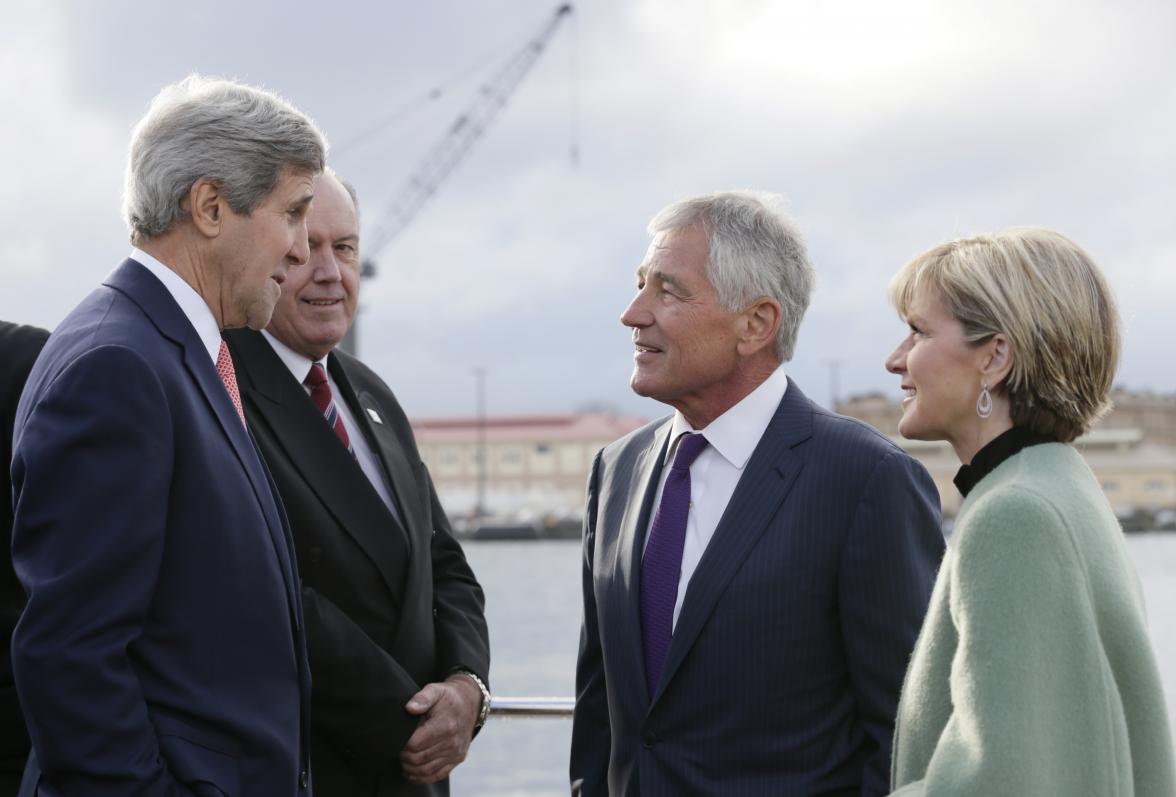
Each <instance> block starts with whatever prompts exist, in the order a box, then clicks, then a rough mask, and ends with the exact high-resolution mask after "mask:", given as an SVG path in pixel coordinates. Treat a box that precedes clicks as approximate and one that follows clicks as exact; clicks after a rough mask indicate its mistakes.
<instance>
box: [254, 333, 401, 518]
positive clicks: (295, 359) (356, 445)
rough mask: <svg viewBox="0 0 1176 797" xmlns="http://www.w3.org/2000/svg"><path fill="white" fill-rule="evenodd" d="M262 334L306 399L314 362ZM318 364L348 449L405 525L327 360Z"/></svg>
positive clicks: (377, 462)
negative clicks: (344, 430)
mask: <svg viewBox="0 0 1176 797" xmlns="http://www.w3.org/2000/svg"><path fill="white" fill-rule="evenodd" d="M261 334H262V335H263V336H264V337H265V339H266V340H267V341H269V344H270V346H272V347H273V349H274V353H275V354H277V355H278V358H279V359H280V360H281V361H282V362H283V363H285V364H286V367H287V368H289V369H290V373H291V374H293V375H294V379H295V380H296V381H297V382H298V384H300V385H302V388H303V389H304V390H305V391H306V395H307V396H309V395H310V388H309V387H308V386H307V385H306V384H305V383H304V381H303V380H305V379H306V375H307V374H309V373H310V366H312V365H314V363H315V362H316V361H315V360H311V359H310V358H309V357H306V356H305V355H303V354H299V353H298V352H296V351H294V350H293V349H291V348H290V347H289V346H287V345H286V344H285V343H282V341H280V340H278V339H277V338H275V337H274V336H273V335H271V334H270V333H269V331H268V330H264V329H263V330H262V331H261ZM317 362H318V364H319V365H321V366H322V367H323V370H324V371H325V372H326V374H327V384H328V385H329V386H330V388H331V397H332V398H333V399H334V400H335V408H336V409H338V410H339V417H340V418H342V419H343V428H344V429H346V430H347V439H348V440H350V441H351V449H352V451H354V452H355V459H356V461H357V462H358V463H359V467H360V470H362V471H363V475H364V476H367V478H368V481H369V482H371V484H372V487H374V488H376V492H377V493H378V494H379V496H380V499H381V500H382V501H383V502H384V505H385V506H387V507H388V511H390V512H391V513H392V515H393V517H395V518H396V520H397V522H398V523H400V524H401V525H404V521H403V519H402V518H401V516H400V510H399V509H398V507H397V506H396V499H394V498H393V497H392V490H391V488H389V486H388V481H387V479H385V478H384V469H383V468H382V467H381V465H380V461H379V460H378V459H377V458H376V454H375V452H374V451H372V447H371V446H369V445H368V442H367V438H366V437H364V435H363V431H362V430H361V429H360V427H359V424H358V423H357V422H356V420H355V416H354V415H352V414H351V408H350V407H348V406H347V402H346V401H345V400H344V399H343V394H342V393H340V392H339V386H338V385H337V384H335V378H334V377H333V376H331V371H330V369H329V368H327V358H326V357H324V358H323V359H321V360H318V361H317ZM323 423H326V421H325V420H324V421H323Z"/></svg>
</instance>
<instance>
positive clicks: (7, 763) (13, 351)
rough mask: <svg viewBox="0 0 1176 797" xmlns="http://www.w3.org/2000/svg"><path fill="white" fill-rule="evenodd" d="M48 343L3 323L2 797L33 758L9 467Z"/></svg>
mask: <svg viewBox="0 0 1176 797" xmlns="http://www.w3.org/2000/svg"><path fill="white" fill-rule="evenodd" d="M48 338H49V332H48V331H47V330H44V329H41V328H39V327H30V326H23V325H21V324H12V323H10V322H8V321H0V532H2V533H3V534H4V538H3V542H4V551H5V555H4V556H3V557H0V560H2V561H0V636H3V637H4V653H3V657H2V658H0V797H12V795H15V794H16V790H17V788H18V787H19V786H20V774H21V772H23V771H24V765H25V759H27V758H28V755H29V732H28V731H27V730H26V729H25V723H24V716H23V715H22V714H21V713H20V701H19V700H17V697H16V682H15V681H14V680H13V678H12V651H11V650H10V649H9V647H10V645H11V643H12V629H13V628H15V627H16V619H17V618H18V617H20V611H21V609H23V608H24V604H25V594H24V589H22V588H21V586H20V582H18V581H17V580H16V573H14V572H13V570H12V559H10V558H9V556H8V555H7V552H8V551H10V550H11V549H12V480H11V478H10V477H9V474H8V465H9V463H10V462H12V424H13V422H14V421H15V420H16V403H17V402H18V401H19V400H20V392H21V390H23V389H24V385H25V380H26V379H28V376H29V371H30V370H31V369H32V367H33V363H34V362H35V361H36V359H37V355H38V354H40V353H41V348H42V347H43V346H44V345H45V341H46V340H47V339H48Z"/></svg>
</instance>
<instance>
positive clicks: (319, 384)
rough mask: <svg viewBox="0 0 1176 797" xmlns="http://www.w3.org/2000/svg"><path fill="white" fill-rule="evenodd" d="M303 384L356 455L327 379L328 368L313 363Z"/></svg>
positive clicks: (348, 448)
mask: <svg viewBox="0 0 1176 797" xmlns="http://www.w3.org/2000/svg"><path fill="white" fill-rule="evenodd" d="M302 384H304V385H306V386H307V387H309V388H310V400H311V401H313V402H314V406H316V407H318V411H319V412H321V413H322V414H323V417H324V418H326V419H327V424H328V425H329V426H330V427H331V428H332V429H334V430H335V434H337V435H339V439H340V440H342V441H343V445H344V446H346V447H347V450H348V451H351V453H352V456H354V455H355V452H354V451H352V449H351V438H350V437H348V436H347V427H346V426H344V425H343V417H342V416H341V415H340V414H339V408H338V407H337V406H335V397H334V396H332V395H331V384H330V383H329V382H328V381H327V371H326V369H325V368H323V367H322V366H321V365H319V364H318V363H314V364H312V365H311V366H310V373H308V374H307V375H306V379H304V380H303V381H302Z"/></svg>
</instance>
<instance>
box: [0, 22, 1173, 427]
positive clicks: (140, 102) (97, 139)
mask: <svg viewBox="0 0 1176 797" xmlns="http://www.w3.org/2000/svg"><path fill="white" fill-rule="evenodd" d="M556 5H557V4H556V3H555V2H551V0H479V1H478V2H469V1H467V2H459V1H458V0H432V1H431V2H428V3H419V2H417V3H406V2H375V0H369V2H362V3H361V2H356V3H348V2H342V1H341V0H339V1H337V2H335V3H333V4H330V7H329V8H328V4H326V3H320V4H314V5H308V4H301V3H291V2H283V3H276V2H248V3H246V2H240V0H236V1H235V2H224V0H207V1H206V2H203V3H198V4H183V5H173V4H165V3H158V2H152V3H146V2H128V1H125V0H123V1H119V0H108V1H107V2H103V3H89V2H82V1H81V0H77V1H76V2H60V1H57V2H54V1H53V0H39V1H38V2H32V1H31V0H30V1H29V2H24V1H23V0H15V2H12V0H9V2H6V3H5V11H4V23H3V26H2V27H0V107H2V108H3V109H4V123H3V124H2V125H0V151H3V152H5V153H7V155H8V161H9V164H8V168H7V170H6V171H7V173H6V179H5V180H4V186H3V188H2V189H0V318H5V319H10V320H17V321H23V322H26V323H35V324H39V325H42V326H48V327H52V326H53V325H54V324H56V323H57V322H58V321H59V320H60V319H61V318H62V317H63V316H64V315H65V313H66V312H68V310H69V309H70V308H71V307H72V306H73V305H74V304H75V303H76V302H77V301H79V300H80V299H81V298H82V297H83V296H84V295H85V293H86V292H88V291H89V290H90V289H91V288H92V287H93V286H94V285H95V284H96V283H97V282H98V281H99V280H100V279H101V278H102V277H103V276H104V275H105V274H106V273H107V272H108V271H109V270H110V269H111V268H113V267H114V266H115V265H116V264H117V263H118V262H119V261H120V260H121V259H122V258H123V257H124V256H125V255H126V253H127V251H128V244H127V242H126V229H125V226H124V224H123V222H122V221H121V219H120V217H119V201H120V193H121V183H122V171H123V167H124V159H125V151H126V143H127V137H128V133H129V130H130V128H131V126H132V125H133V124H134V122H135V120H136V119H137V118H138V117H139V116H140V115H141V113H142V112H143V110H144V108H145V107H146V104H147V102H148V101H149V100H150V99H151V97H152V96H153V95H154V94H155V93H156V91H157V90H158V89H159V87H160V86H162V85H163V84H165V83H169V82H172V81H174V80H177V79H179V78H181V77H183V76H184V75H185V74H187V73H189V72H192V71H199V72H203V73H206V74H220V75H226V76H232V77H237V78H239V79H242V80H245V81H247V82H252V83H256V84H261V85H264V86H266V87H268V88H271V89H274V90H276V91H278V92H280V93H281V94H283V95H284V96H286V97H288V98H289V99H290V100H291V101H293V102H294V103H295V104H296V105H298V106H299V107H300V108H302V109H303V110H304V111H306V112H307V113H309V114H310V115H312V116H313V117H314V118H315V119H316V120H317V121H318V122H319V124H320V125H321V126H322V128H323V130H324V131H325V132H326V134H327V136H328V137H329V138H330V139H331V140H332V142H333V143H334V144H335V145H336V147H337V151H336V153H335V154H334V155H333V157H332V160H333V164H334V166H335V167H336V169H337V170H338V171H340V172H341V173H342V174H343V175H344V176H346V177H347V178H349V179H350V180H351V181H352V182H353V183H354V184H355V185H356V187H357V188H358V191H359V194H360V200H361V203H362V204H363V208H364V230H365V231H366V232H371V231H372V230H374V229H375V228H376V227H377V226H378V225H379V222H380V221H381V220H382V217H383V215H384V208H385V207H386V206H387V204H388V202H389V201H390V200H391V198H392V197H393V196H394V195H395V194H396V193H397V192H398V190H399V188H400V187H401V185H402V184H403V182H404V180H405V179H406V178H407V176H408V175H409V174H410V173H411V172H412V170H413V168H414V167H415V165H416V164H417V162H418V161H419V160H420V159H421V158H422V157H424V155H425V154H426V153H427V152H428V151H429V150H430V149H431V148H432V146H433V145H434V144H435V143H436V142H437V141H438V140H440V138H441V136H442V135H443V134H444V132H445V130H446V128H447V126H448V124H449V123H450V122H451V121H452V120H453V119H454V118H455V117H456V115H457V114H458V113H459V112H460V111H461V110H462V109H463V108H464V107H465V106H467V105H468V104H469V103H470V102H471V101H472V99H473V97H474V92H475V91H476V90H477V86H478V78H479V77H481V78H483V79H484V78H485V77H487V76H488V75H489V74H490V73H491V72H492V70H493V68H494V67H495V65H497V64H500V63H502V62H503V60H504V59H505V58H506V57H507V56H509V54H511V53H512V52H513V51H514V50H515V49H517V48H518V47H520V46H521V45H522V43H523V42H524V41H525V40H526V39H527V38H528V37H530V36H531V35H533V34H534V33H535V32H536V31H538V29H539V28H540V27H541V26H542V25H543V23H544V22H545V21H546V19H547V18H548V17H550V16H551V15H552V13H553V12H554V9H555V6H556ZM1174 31H1176V3H1172V2H1171V0H1117V1H1116V2H1111V1H1110V0H1107V1H1106V2H1104V1H1103V0H1034V2H1030V3H1026V2H1024V0H983V1H980V0H894V1H893V2H886V3H880V2H876V0H854V1H853V2H850V1H849V0H789V1H786V0H772V1H770V2H769V1H766V0H726V2H719V1H718V0H711V2H706V1H705V0H587V2H581V3H579V4H578V5H577V7H576V13H575V15H574V17H573V20H572V21H571V22H570V23H567V24H565V25H563V26H562V27H561V29H560V30H559V31H558V32H557V34H556V36H555V37H554V39H553V40H552V42H551V46H550V48H549V49H548V51H547V52H546V53H545V54H544V55H543V57H542V58H541V59H540V61H539V62H538V63H537V65H536V67H535V68H534V70H533V71H532V72H531V74H530V75H529V76H528V78H527V79H526V80H525V81H524V83H523V84H522V85H521V86H520V88H519V89H518V91H517V92H516V93H515V95H514V96H513V98H512V100H511V102H510V104H509V105H508V106H507V107H506V108H505V109H504V110H503V112H502V113H501V115H500V116H499V117H498V119H497V120H496V121H495V123H494V124H493V125H492V126H491V127H490V129H489V130H488V132H487V133H486V135H485V136H484V137H483V138H482V140H481V141H479V142H478V143H477V144H476V145H475V146H474V148H473V149H472V150H471V152H470V153H469V155H468V157H467V158H466V160H465V161H464V162H463V163H462V164H461V165H460V166H459V167H458V169H457V171H456V172H455V173H454V174H453V176H452V177H451V178H450V179H449V180H448V181H447V182H446V183H445V184H444V185H443V186H442V187H441V188H440V190H439V191H438V193H437V195H436V197H435V198H434V199H433V201H431V202H430V203H429V204H428V205H427V206H426V207H425V209H424V211H423V212H422V213H421V215H420V216H418V217H417V219H416V220H415V222H414V223H413V224H412V225H411V226H409V227H408V228H407V229H406V230H405V231H404V232H403V233H402V234H401V235H400V236H399V237H398V238H397V239H396V240H395V241H393V242H392V244H391V245H390V246H388V247H387V248H386V249H384V250H383V251H382V252H381V253H380V254H379V265H380V272H379V275H378V276H377V277H376V278H375V279H373V280H371V281H368V282H366V283H365V284H364V287H363V295H362V299H361V303H362V306H363V311H362V320H361V341H360V353H361V356H362V357H363V358H364V359H365V360H366V361H368V362H369V364H371V365H372V366H373V367H374V368H375V369H376V370H377V371H378V372H380V373H381V374H382V375H383V376H384V377H385V379H387V381H388V382H389V383H390V384H391V385H392V386H393V388H394V389H395V390H396V391H397V392H398V394H399V395H400V397H401V400H402V402H403V403H404V405H405V407H406V409H407V410H408V412H409V414H410V415H416V416H429V415H445V414H468V413H472V412H473V409H474V400H475V399H474V382H475V380H474V376H473V374H474V369H475V368H479V367H481V368H485V370H486V374H487V385H488V406H489V410H490V411H491V412H495V413H507V412H512V413H513V412H560V411H568V410H572V409H575V408H578V407H582V406H586V405H608V406H612V407H615V408H617V409H620V410H622V411H626V412H633V413H636V414H642V415H647V416H650V417H652V416H653V415H655V414H658V413H659V407H658V406H657V405H656V404H654V403H652V402H650V401H648V400H645V399H639V398H637V397H634V396H632V395H631V394H630V392H629V389H628V386H627V385H628V374H629V371H630V367H631V347H630V344H629V339H628V334H627V332H626V330H624V329H623V328H622V327H621V325H620V324H619V322H618V321H617V318H618V316H619V314H620V313H621V311H622V310H623V308H624V306H625V304H626V303H627V301H628V300H629V297H630V296H631V293H632V290H633V270H634V268H635V266H636V264H637V263H638V262H639V260H640V259H641V257H642V255H643V253H644V250H645V247H646V243H647V237H646V234H645V232H644V227H645V223H646V221H647V220H648V219H649V217H650V216H651V215H652V214H653V213H655V212H656V211H657V210H658V209H659V208H660V207H662V206H663V205H665V204H667V203H668V202H670V201H672V200H674V199H677V198H680V197H682V196H685V195H689V194H694V193H701V192H706V191H713V190H720V189H727V188H759V189H766V190H771V191H777V192H780V193H783V194H785V195H786V196H787V197H788V202H789V207H790V209H791V212H792V213H793V215H794V216H795V217H796V218H797V219H798V221H799V222H800V224H801V226H802V227H803V229H804V230H805V231H806V233H807V235H808V239H809V244H810V248H811V252H812V256H813V260H814V262H815V264H816V267H817V272H818V277H819V283H818V288H817V291H816V294H815V295H814V298H813V305H812V308H811V309H810V311H809V314H808V317H807V319H806V321H805V323H804V325H803V327H802V329H801V337H800V343H799V347H798V353H797V357H796V359H795V361H794V362H793V363H792V364H791V366H790V372H791V373H792V374H793V376H794V377H795V378H796V379H797V381H798V382H799V383H800V385H801V386H802V388H803V389H804V390H805V391H806V392H807V393H808V394H809V395H810V397H812V398H814V399H816V400H818V401H821V402H828V400H829V399H830V395H831V393H832V390H833V380H832V378H831V377H832V375H833V373H834V371H836V373H837V374H838V384H839V392H840V395H841V396H843V397H844V396H845V395H848V394H855V393H861V392H866V391H873V390H884V391H887V392H889V393H890V394H891V395H897V392H898V390H897V380H896V379H895V378H894V377H891V376H889V375H888V374H886V373H885V371H884V370H883V368H882V366H881V363H882V360H883V358H884V357H885V355H886V354H887V353H888V352H889V351H890V349H891V348H892V347H893V345H894V343H895V342H897V340H898V339H899V338H900V337H901V335H902V333H903V328H902V325H901V324H900V323H899V321H898V320H897V319H896V317H895V316H894V313H893V311H892V310H891V309H890V308H889V306H888V305H887V303H886V300H885V287H886V284H887V281H888V280H889V278H890V276H891V274H892V273H893V272H894V271H895V270H896V269H897V268H898V267H899V266H900V265H901V264H902V263H903V262H904V261H905V260H906V259H908V258H909V257H911V256H912V255H914V254H916V253H918V252H920V251H923V250H924V249H927V248H928V247H930V246H933V245H935V244H937V243H939V242H941V241H943V240H946V239H949V238H953V237H957V236H960V235H966V234H969V233H974V232H981V231H988V230H992V229H998V228H1003V227H1008V226H1014V225H1042V226H1049V227H1054V228H1056V229H1058V230H1060V231H1062V232H1064V233H1066V234H1068V235H1070V236H1071V237H1073V238H1074V239H1076V240H1077V241H1078V242H1079V243H1080V244H1082V245H1083V246H1085V247H1086V248H1087V249H1088V250H1089V251H1090V252H1091V253H1092V254H1093V255H1094V256H1095V258H1096V259H1097V260H1098V261H1099V263H1100V264H1101V265H1102V266H1103V268H1104V269H1105V270H1106V272H1107V274H1108V276H1109V278H1110V281H1111V283H1112V285H1113V286H1114V288H1115V290H1116V292H1117V293H1118V296H1119V299H1120V303H1121V310H1122V314H1123V318H1124V327H1125V351H1124V357H1123V361H1122V365H1121V369H1120V375H1119V381H1120V383H1121V384H1123V385H1126V386H1128V387H1133V388H1141V389H1142V388H1147V389H1152V390H1161V391H1166V392H1173V391H1176V369H1173V368H1172V366H1171V362H1172V353H1171V348H1172V345H1173V342H1174V341H1176V222H1174V221H1173V209H1174V208H1176V147H1174V145H1173V141H1174V140H1176V137H1174V132H1176V81H1174V80H1173V75H1176V48H1173V47H1172V40H1173V32H1174ZM436 88H441V89H443V90H442V91H441V92H440V97H439V98H437V99H435V100H432V101H423V100H422V98H424V97H427V96H428V95H429V93H430V91H431V90H433V89H436ZM390 118H392V119H393V120H394V121H393V122H391V123H389V124H386V125H383V126H380V123H381V122H383V121H385V120H388V119H390ZM373 129H376V132H374V133H371V132H370V131H372V130H373ZM365 135H366V137H365V138H363V140H362V141H361V142H360V143H356V144H353V145H350V146H349V145H348V142H351V141H354V140H355V139H356V138H357V137H362V136H365ZM573 145H575V146H576V147H578V151H579V160H578V163H577V164H575V165H573V163H572V159H571V158H570V157H569V151H570V150H571V148H572V147H573ZM1163 363H1168V365H1166V366H1165V365H1163Z"/></svg>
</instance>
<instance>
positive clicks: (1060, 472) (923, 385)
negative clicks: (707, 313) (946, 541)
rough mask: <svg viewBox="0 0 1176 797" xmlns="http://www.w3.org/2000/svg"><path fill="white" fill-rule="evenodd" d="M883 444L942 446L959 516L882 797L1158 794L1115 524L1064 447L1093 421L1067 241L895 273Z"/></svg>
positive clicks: (1156, 746) (1162, 755) (1162, 764)
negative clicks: (896, 385) (902, 331)
mask: <svg viewBox="0 0 1176 797" xmlns="http://www.w3.org/2000/svg"><path fill="white" fill-rule="evenodd" d="M890 295H891V300H892V301H893V302H894V304H895V306H896V307H897V309H898V312H899V315H900V316H902V318H903V319H904V320H905V321H906V322H907V323H908V324H909V326H910V332H909V334H908V335H907V336H906V338H904V339H903V341H902V343H901V344H899V346H898V348H897V349H895V351H894V353H893V354H891V355H890V357H889V358H888V359H887V360H886V367H887V369H888V370H889V371H891V372H892V373H894V374H897V375H899V376H900V377H901V379H902V389H903V391H904V393H905V397H904V399H903V415H902V421H901V422H900V424H899V431H900V433H902V435H903V436H905V437H908V438H911V439H917V440H946V441H948V442H949V443H950V444H951V446H952V448H953V449H955V453H956V455H957V456H958V457H959V459H960V462H961V463H963V464H962V467H961V468H960V471H959V473H958V474H957V476H956V486H957V487H958V488H959V489H960V491H961V492H962V493H963V494H964V496H965V498H964V503H963V505H962V507H961V508H960V512H959V516H958V518H957V521H956V526H955V535H954V537H953V539H952V542H951V545H950V546H949V547H948V553H947V555H946V556H945V558H944V560H943V564H942V567H941V569H940V572H939V577H938V580H937V582H936V585H935V590H934V593H933V595H932V598H931V606H930V608H929V609H928V613H927V618H926V620H925V622H924V626H923V629H922V632H921V634H920V637H919V641H918V643H917V645H916V647H915V651H914V654H913V656H912V660H911V664H910V668H909V669H908V671H907V675H906V682H905V684H904V687H903V692H902V698H901V701H900V704H899V712H898V720H897V725H896V731H895V742H894V753H893V755H894V761H893V764H894V765H893V774H892V780H893V783H892V785H893V787H894V788H895V789H896V790H895V791H894V795H902V796H903V797H909V796H911V795H928V796H930V795H951V796H952V797H966V796H967V795H986V797H988V796H992V795H1042V797H1055V796H1061V795H1064V796H1065V797H1081V796H1082V795H1090V797H1111V796H1112V795H1122V796H1124V797H1125V796H1126V795H1134V797H1172V795H1176V775H1174V773H1173V748H1172V738H1171V734H1170V730H1169V724H1168V717H1167V712H1166V709H1165V701H1164V694H1163V690H1162V687H1161V683H1160V677H1159V674H1158V671H1157V667H1156V661H1155V656H1154V654H1153V652H1152V647H1151V643H1150V641H1149V639H1148V635H1147V621H1146V618H1145V616H1144V606H1143V600H1142V596H1141V593H1140V588H1139V583H1138V579H1137V577H1136V574H1135V570H1134V568H1133V567H1132V564H1131V560H1130V557H1129V555H1128V552H1127V548H1126V545H1125V543H1124V540H1123V537H1122V533H1121V531H1120V529H1119V525H1118V523H1117V521H1116V520H1115V516H1114V513H1113V512H1112V511H1111V507H1110V505H1109V504H1108V503H1107V500H1106V498H1105V497H1104V496H1103V494H1102V490H1101V489H1100V487H1099V484H1098V481H1097V480H1096V479H1095V478H1094V475H1093V474H1092V473H1091V471H1090V468H1089V467H1087V465H1086V463H1085V462H1084V461H1083V459H1082V457H1081V456H1080V455H1079V454H1078V452H1077V451H1075V449H1074V448H1073V446H1071V445H1070V443H1072V442H1073V441H1074V440H1075V439H1076V438H1077V437H1078V436H1079V435H1081V434H1082V433H1083V432H1085V431H1086V430H1087V429H1088V428H1089V426H1090V424H1091V422H1093V421H1094V420H1095V419H1097V418H1098V417H1099V416H1100V415H1101V414H1102V413H1103V412H1105V410H1106V409H1107V407H1108V401H1107V396H1108V393H1109V392H1110V388H1111V383H1112V380H1113V378H1114V373H1115V366H1116V363H1117V361H1118V355H1119V332H1118V313H1117V311H1116V309H1115V302H1114V298H1113V297H1112V295H1111V292H1110V290H1109V288H1108V287H1107V284H1106V281H1105V280H1104V279H1103V276H1102V274H1100V273H1099V270H1098V268H1097V267H1096V266H1095V264H1094V263H1093V262H1092V261H1091V259H1090V257H1089V256H1088V255H1087V254H1086V253H1085V252H1084V251H1082V249H1080V248H1079V247H1078V246H1077V245H1075V244H1074V243H1073V242H1072V241H1070V240H1069V239H1067V238H1065V237H1064V236H1062V235H1059V234H1058V233H1055V232H1050V231H1048V230H1036V229H1024V230H1012V231H1009V232H1002V233H997V234H994V235H982V236H978V237H975V238H970V239H966V240H959V241H952V242H950V243H946V244H943V245H941V246H938V247H936V248H934V249H932V250H930V251H929V252H926V253H924V254H922V255H920V256H918V257H916V258H915V259H914V260H912V261H911V262H910V263H908V264H907V265H906V266H904V267H903V268H902V270H900V271H899V272H898V274H896V275H895V277H894V279H893V281H892V283H891V286H890Z"/></svg>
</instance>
